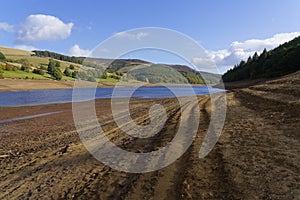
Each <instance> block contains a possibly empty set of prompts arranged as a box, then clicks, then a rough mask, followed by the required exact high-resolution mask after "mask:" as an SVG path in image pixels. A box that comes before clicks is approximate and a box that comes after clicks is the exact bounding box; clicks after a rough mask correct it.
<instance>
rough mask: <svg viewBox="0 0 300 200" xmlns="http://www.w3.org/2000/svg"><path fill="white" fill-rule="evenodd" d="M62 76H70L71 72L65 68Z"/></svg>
mask: <svg viewBox="0 0 300 200" xmlns="http://www.w3.org/2000/svg"><path fill="white" fill-rule="evenodd" d="M64 75H66V76H72V71H71V70H70V69H69V68H68V67H67V68H66V69H65V71H64Z"/></svg>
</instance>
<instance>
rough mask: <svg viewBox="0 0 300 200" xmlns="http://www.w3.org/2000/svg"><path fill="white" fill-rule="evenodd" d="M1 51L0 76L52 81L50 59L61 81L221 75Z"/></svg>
mask: <svg viewBox="0 0 300 200" xmlns="http://www.w3.org/2000/svg"><path fill="white" fill-rule="evenodd" d="M0 52H1V53H3V54H4V55H5V57H6V59H5V61H2V63H0V64H1V66H2V67H1V68H2V69H1V74H2V75H1V74H0V75H1V76H2V78H3V77H4V78H17V79H20V78H21V79H28V78H30V79H48V80H49V79H50V80H51V79H53V78H54V77H53V76H52V75H51V73H49V71H47V67H48V65H49V62H50V60H51V59H52V60H53V61H54V62H56V63H59V65H58V66H59V71H61V72H66V73H63V74H62V80H75V79H74V78H76V77H79V78H80V79H84V80H88V81H98V82H117V81H118V80H119V79H121V78H122V80H127V81H130V82H137V81H138V82H146V83H159V82H161V83H179V84H186V83H191V84H205V83H206V84H213V83H217V82H219V80H220V77H221V76H220V75H219V74H211V73H207V72H199V71H196V70H194V69H192V68H190V67H188V66H186V65H170V64H154V63H151V62H148V61H144V60H140V59H107V58H87V57H75V56H67V55H63V54H59V53H55V52H50V51H36V50H35V51H32V52H30V51H24V50H19V49H14V48H6V47H1V48H0ZM24 66H25V67H24ZM24 69H25V70H24ZM79 69H80V70H79ZM170 69H171V71H170ZM133 71H134V72H133ZM36 72H37V73H36ZM78 72H79V73H78ZM129 72H130V73H129ZM171 72H172V73H171ZM173 72H174V73H173ZM127 73H129V74H128V76H127ZM168 73H170V74H168ZM147 76H149V77H148V78H147ZM54 79H56V78H54ZM204 80H206V81H204Z"/></svg>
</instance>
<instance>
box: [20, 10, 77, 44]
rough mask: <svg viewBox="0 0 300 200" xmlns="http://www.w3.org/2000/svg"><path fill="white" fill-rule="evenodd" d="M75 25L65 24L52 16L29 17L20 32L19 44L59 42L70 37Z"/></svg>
mask: <svg viewBox="0 0 300 200" xmlns="http://www.w3.org/2000/svg"><path fill="white" fill-rule="evenodd" d="M73 25H74V24H73V23H68V24H65V23H64V22H62V21H61V20H60V19H59V18H57V17H54V16H50V15H41V14H38V15H29V16H28V17H27V18H26V20H25V22H23V23H22V24H21V25H20V27H19V30H18V36H17V41H18V42H35V41H41V40H58V39H65V38H67V37H69V36H70V34H71V30H72V27H73Z"/></svg>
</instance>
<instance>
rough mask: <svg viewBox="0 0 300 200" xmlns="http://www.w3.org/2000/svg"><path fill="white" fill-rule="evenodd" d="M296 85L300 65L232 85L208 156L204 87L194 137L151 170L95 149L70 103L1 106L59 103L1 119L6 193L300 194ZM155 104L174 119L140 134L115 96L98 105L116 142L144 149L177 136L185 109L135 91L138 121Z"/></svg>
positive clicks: (0, 186)
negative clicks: (127, 129) (111, 162)
mask: <svg viewBox="0 0 300 200" xmlns="http://www.w3.org/2000/svg"><path fill="white" fill-rule="evenodd" d="M299 86H300V77H299V73H296V74H293V75H291V76H287V77H284V78H281V79H276V80H273V81H272V82H265V83H264V84H260V85H255V86H252V87H249V88H246V89H238V90H234V91H232V92H229V93H228V94H227V116H226V122H225V126H224V129H223V132H222V135H221V138H220V140H219V141H218V143H217V144H216V146H215V147H214V149H213V151H212V152H210V154H209V155H208V156H207V157H205V158H203V159H199V158H198V153H199V149H200V146H201V144H202V142H203V138H204V136H205V134H206V131H207V128H208V124H209V121H210V114H211V105H210V99H209V97H208V96H202V97H199V98H198V102H196V103H198V105H199V106H198V109H199V111H200V113H201V118H200V127H199V129H198V133H197V136H196V137H195V140H194V141H193V144H192V145H191V146H190V148H189V149H188V150H187V151H186V153H185V154H184V155H183V156H182V157H180V158H179V159H178V160H177V161H176V162H174V163H173V164H171V165H170V166H168V167H166V168H163V169H161V170H158V171H155V172H149V173H144V174H131V173H125V172H120V171H117V170H114V169H111V168H110V167H108V166H105V165H103V164H102V163H100V162H99V161H97V160H96V159H95V158H93V157H92V156H91V155H90V154H89V152H88V151H87V150H86V149H85V147H84V146H83V145H82V143H81V141H80V139H79V136H78V134H77V132H76V129H75V127H74V122H73V117H72V111H71V109H72V107H71V104H56V105H43V106H24V107H18V108H16V107H15V108H14V107H11V108H9V107H2V108H0V112H1V115H0V120H6V119H10V118H15V117H23V116H32V115H38V114H41V113H49V112H57V113H54V114H52V115H47V116H41V117H37V118H31V119H23V120H18V121H12V122H6V123H1V124H0V164H1V165H0V174H1V175H0V176H1V178H0V180H1V181H0V199H26V198H28V199H38V198H39V199H41V198H47V199H48V198H50V199H51V198H52V199H299V198H300V184H299V182H300V180H299V172H300V154H299V152H300V147H299V140H300V136H299V130H300V118H299V96H298V95H299ZM285 89H288V91H289V92H286V90H285ZM154 104H161V105H163V106H164V107H165V108H166V109H167V121H166V124H165V126H164V128H163V129H162V131H161V132H160V133H159V134H157V135H156V136H155V137H152V138H149V139H143V140H141V139H135V138H133V137H131V136H129V135H126V134H123V133H122V132H121V131H120V129H118V128H117V125H116V124H115V122H114V121H113V118H112V116H111V107H110V100H108V99H101V100H97V101H96V112H97V117H98V120H99V122H100V123H102V124H105V125H104V126H103V128H104V130H105V131H106V132H107V135H108V137H109V138H110V139H111V141H113V142H114V143H115V144H116V145H118V146H120V147H122V148H124V149H127V150H130V151H134V152H147V151H151V150H153V149H157V148H161V147H163V146H165V145H166V144H167V143H168V142H169V141H170V140H171V139H172V138H173V137H174V134H175V133H176V130H177V128H178V126H179V120H178V119H179V117H180V116H181V114H180V112H179V111H180V109H179V105H178V101H177V100H176V99H160V100H152V99H147V100H133V101H131V104H130V108H131V110H130V111H131V116H132V118H133V119H134V120H135V121H136V123H138V124H141V125H143V124H147V123H150V121H149V115H148V111H149V108H150V107H151V106H152V105H154ZM59 111H64V112H59Z"/></svg>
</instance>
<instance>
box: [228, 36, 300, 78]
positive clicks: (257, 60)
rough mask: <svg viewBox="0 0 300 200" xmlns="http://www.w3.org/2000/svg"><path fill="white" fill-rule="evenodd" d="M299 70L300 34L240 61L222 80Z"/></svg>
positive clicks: (275, 75)
mask: <svg viewBox="0 0 300 200" xmlns="http://www.w3.org/2000/svg"><path fill="white" fill-rule="evenodd" d="M298 70H300V36H299V37H296V38H295V39H293V40H291V41H289V42H286V43H284V44H282V45H280V46H278V47H277V48H275V49H273V50H270V51H267V50H266V49H265V50H264V51H263V53H261V54H260V55H258V54H257V53H255V54H254V55H253V56H252V57H249V58H248V60H247V61H246V62H245V61H241V62H240V64H238V65H236V66H235V67H234V68H233V69H230V70H228V71H227V72H226V73H225V74H224V75H223V76H222V78H223V81H224V82H231V81H241V80H251V79H260V78H271V77H279V76H283V75H286V74H289V73H292V72H295V71H298Z"/></svg>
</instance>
